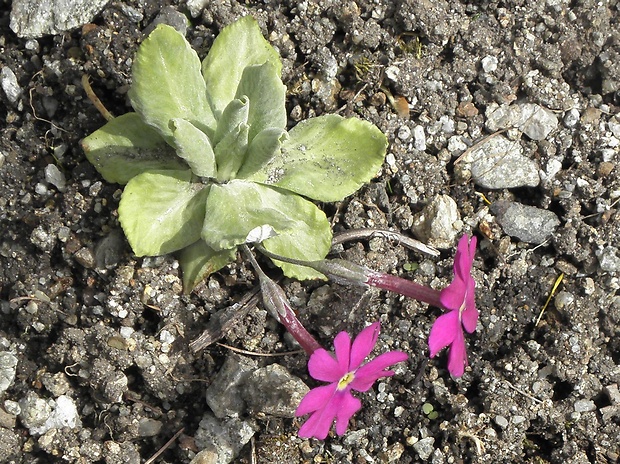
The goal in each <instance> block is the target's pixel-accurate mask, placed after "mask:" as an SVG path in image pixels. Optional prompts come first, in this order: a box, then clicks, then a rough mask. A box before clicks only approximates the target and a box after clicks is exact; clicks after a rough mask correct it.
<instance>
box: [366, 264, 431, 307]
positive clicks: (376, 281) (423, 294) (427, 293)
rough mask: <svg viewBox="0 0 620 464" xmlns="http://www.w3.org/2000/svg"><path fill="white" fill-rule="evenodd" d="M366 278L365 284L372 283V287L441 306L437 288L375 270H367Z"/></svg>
mask: <svg viewBox="0 0 620 464" xmlns="http://www.w3.org/2000/svg"><path fill="white" fill-rule="evenodd" d="M366 278H367V280H366V284H368V285H372V286H373V287H378V288H381V289H383V290H389V291H392V292H396V293H400V294H401V295H405V296H408V297H410V298H415V299H416V300H418V301H422V302H424V303H428V304H429V305H431V306H436V307H437V308H443V305H442V304H441V300H440V299H439V295H440V294H441V292H440V291H439V290H434V289H432V288H430V287H427V286H425V285H420V284H417V283H415V282H412V281H410V280H407V279H403V278H401V277H396V276H393V275H389V274H383V273H381V272H376V271H368V272H367V273H366Z"/></svg>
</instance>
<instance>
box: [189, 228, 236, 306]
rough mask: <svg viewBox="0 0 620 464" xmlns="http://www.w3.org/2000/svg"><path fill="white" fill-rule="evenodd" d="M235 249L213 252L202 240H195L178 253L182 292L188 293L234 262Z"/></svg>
mask: <svg viewBox="0 0 620 464" xmlns="http://www.w3.org/2000/svg"><path fill="white" fill-rule="evenodd" d="M236 255H237V250H236V248H233V249H231V250H222V251H215V250H214V249H213V248H211V247H210V246H209V245H207V244H206V243H205V242H204V240H197V241H196V242H194V243H192V244H191V245H189V246H187V247H185V248H183V249H182V250H181V251H180V252H179V264H180V265H181V270H182V271H183V292H184V293H186V294H187V293H190V292H191V291H192V290H193V289H194V287H196V285H198V284H199V283H200V282H201V281H203V280H204V279H206V278H207V277H209V275H210V274H212V273H214V272H216V271H218V270H220V269H221V268H223V267H224V266H226V265H227V264H228V263H231V262H233V261H234V260H235V257H236Z"/></svg>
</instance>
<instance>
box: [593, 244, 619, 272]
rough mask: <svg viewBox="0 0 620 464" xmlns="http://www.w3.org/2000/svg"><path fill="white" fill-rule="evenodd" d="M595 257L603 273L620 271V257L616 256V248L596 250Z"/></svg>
mask: <svg viewBox="0 0 620 464" xmlns="http://www.w3.org/2000/svg"><path fill="white" fill-rule="evenodd" d="M596 257H597V258H598V262H599V264H600V266H601V269H602V270H603V271H605V272H619V271H620V257H619V256H618V249H617V248H616V247H612V246H608V247H605V248H603V249H602V250H596Z"/></svg>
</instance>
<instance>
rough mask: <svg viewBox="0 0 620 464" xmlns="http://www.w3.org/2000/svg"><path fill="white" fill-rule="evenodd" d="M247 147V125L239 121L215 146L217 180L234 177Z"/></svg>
mask: <svg viewBox="0 0 620 464" xmlns="http://www.w3.org/2000/svg"><path fill="white" fill-rule="evenodd" d="M247 149H248V125H247V124H244V123H241V124H239V125H238V126H237V127H236V128H235V129H234V130H232V131H231V132H229V133H228V134H226V136H225V137H224V138H223V139H222V140H220V143H218V144H217V145H216V146H215V162H216V163H217V180H218V181H219V182H224V181H227V180H230V179H234V178H235V176H236V175H237V171H238V170H239V168H240V167H241V165H242V164H243V160H244V159H245V154H246V152H247Z"/></svg>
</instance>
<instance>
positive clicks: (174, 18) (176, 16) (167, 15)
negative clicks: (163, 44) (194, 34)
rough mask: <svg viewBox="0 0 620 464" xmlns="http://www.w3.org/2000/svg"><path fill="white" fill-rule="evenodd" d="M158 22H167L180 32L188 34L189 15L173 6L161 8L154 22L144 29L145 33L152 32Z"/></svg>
mask: <svg viewBox="0 0 620 464" xmlns="http://www.w3.org/2000/svg"><path fill="white" fill-rule="evenodd" d="M158 24H167V25H168V26H171V27H173V28H175V29H176V30H177V32H179V34H181V35H186V34H187V26H189V21H188V19H187V16H185V15H184V14H183V13H181V12H180V11H177V10H176V9H175V8H173V7H171V6H165V7H163V8H162V9H161V11H160V12H159V14H158V15H157V16H156V17H155V19H154V20H153V22H152V23H151V24H149V26H148V27H147V28H146V29H145V30H144V34H145V35H148V34H150V33H151V32H152V31H153V30H154V29H155V27H156V26H157V25H158Z"/></svg>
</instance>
